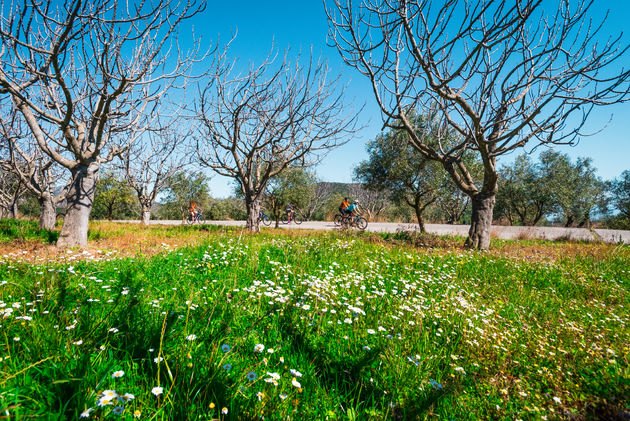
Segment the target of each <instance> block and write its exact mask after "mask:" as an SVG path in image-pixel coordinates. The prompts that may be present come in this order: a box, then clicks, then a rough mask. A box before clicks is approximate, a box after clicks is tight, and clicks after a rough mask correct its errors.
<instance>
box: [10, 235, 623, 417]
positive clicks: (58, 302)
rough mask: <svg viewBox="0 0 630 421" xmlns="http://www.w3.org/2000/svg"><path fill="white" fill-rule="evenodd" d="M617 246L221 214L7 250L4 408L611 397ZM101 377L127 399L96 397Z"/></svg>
mask: <svg viewBox="0 0 630 421" xmlns="http://www.w3.org/2000/svg"><path fill="white" fill-rule="evenodd" d="M176 228H177V229H179V230H182V229H188V228H187V227H176ZM196 228H197V227H196ZM392 239H394V240H396V241H400V242H401V243H405V242H416V241H419V242H425V241H429V242H430V241H434V238H433V237H432V236H414V237H413V238H412V237H409V236H405V235H403V234H392ZM629 264H630V253H629V250H628V248H627V247H626V246H621V247H619V248H617V249H616V252H615V253H612V254H610V255H608V256H607V257H605V258H604V259H595V258H593V257H583V258H579V257H568V256H567V257H565V258H564V259H562V260H559V261H556V262H553V263H549V262H544V263H539V262H533V261H523V260H520V259H512V258H507V257H498V256H493V255H487V254H480V253H476V252H465V253H457V254H455V253H445V254H444V255H438V254H431V253H426V250H422V251H420V252H418V251H417V250H414V249H412V248H406V247H392V246H391V245H387V246H384V245H379V244H371V243H367V242H364V241H362V240H361V238H360V237H356V236H348V235H339V234H328V235H321V236H313V237H295V236H270V235H265V234H261V235H257V236H241V235H238V236H236V235H230V234H228V233H226V232H225V231H223V230H221V231H215V234H214V236H213V237H211V238H210V240H209V242H208V243H207V244H206V245H204V246H201V247H195V248H187V249H181V250H174V251H170V252H167V253H166V254H164V255H160V256H156V257H153V258H151V259H148V258H143V257H141V256H140V257H135V258H126V259H116V260H112V261H100V262H89V261H86V262H81V261H75V262H73V263H72V265H69V264H61V263H59V264H54V263H47V264H27V263H20V262H16V261H6V262H2V263H0V279H1V280H2V282H1V283H0V301H1V302H2V303H3V306H2V307H0V311H1V312H2V313H3V314H2V317H3V319H2V320H3V321H2V329H3V333H4V335H3V340H2V341H1V342H0V358H2V360H1V361H0V390H1V395H0V396H1V398H0V405H1V406H2V411H3V414H5V415H7V414H8V416H11V417H15V418H18V419H21V418H27V417H32V416H41V417H46V418H49V419H76V418H78V417H79V415H80V414H81V413H82V412H83V411H85V410H86V409H88V408H94V413H93V414H92V417H94V418H96V419H103V418H109V417H110V414H112V411H113V409H114V407H115V406H117V405H120V406H121V407H122V408H121V410H124V412H123V417H126V418H129V419H131V418H132V416H133V414H134V411H139V412H140V413H141V416H142V418H143V419H164V420H166V419H214V418H226V419H254V418H259V417H260V416H264V417H265V418H266V419H287V418H291V419H293V418H300V419H326V418H328V419H388V418H391V419H424V418H428V417H439V418H440V419H457V420H468V419H471V420H472V419H516V418H522V419H539V418H541V417H543V416H544V417H548V418H549V419H557V418H564V417H578V416H584V417H585V418H589V417H595V416H597V415H601V414H602V413H611V414H617V413H619V411H620V410H623V409H624V408H626V407H627V405H628V404H629V403H630V402H629V401H628V396H630V389H629V385H628V382H627V378H628V370H629V366H628V357H629V350H628V346H627V344H628V343H630V331H629V330H628V329H627V325H628V323H629V322H630V302H629V298H628V297H630V294H629V293H628V292H629V290H628V289H629V288H630V275H629V273H628V271H627V268H628V265H629ZM259 344H260V345H262V346H263V347H264V349H263V348H261V347H260V346H257V345H259ZM225 345H227V346H225ZM258 351H261V352H258ZM272 351H273V352H272ZM291 370H293V371H291ZM298 372H299V373H298ZM115 373H118V374H119V375H120V376H119V377H116V376H114V374H115ZM249 373H253V374H249ZM248 375H249V377H248ZM158 386H159V387H161V388H162V389H159V390H158V389H154V388H156V387H158ZM107 390H114V391H115V392H116V393H117V394H118V395H121V396H122V395H123V394H125V393H130V394H133V396H134V398H133V399H129V398H127V399H125V400H126V402H125V401H124V400H123V399H121V400H117V401H116V402H115V404H114V405H103V406H98V404H97V403H98V402H99V401H101V403H103V399H102V398H103V396H104V392H105V391H107ZM152 390H155V393H158V391H161V393H160V394H157V395H156V394H154V393H152ZM123 408H124V409H123ZM222 408H226V409H227V411H228V413H227V415H222V414H221V410H222Z"/></svg>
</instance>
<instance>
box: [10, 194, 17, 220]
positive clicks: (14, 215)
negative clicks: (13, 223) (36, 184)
mask: <svg viewBox="0 0 630 421" xmlns="http://www.w3.org/2000/svg"><path fill="white" fill-rule="evenodd" d="M17 218H18V203H17V199H16V200H14V201H13V203H11V219H17Z"/></svg>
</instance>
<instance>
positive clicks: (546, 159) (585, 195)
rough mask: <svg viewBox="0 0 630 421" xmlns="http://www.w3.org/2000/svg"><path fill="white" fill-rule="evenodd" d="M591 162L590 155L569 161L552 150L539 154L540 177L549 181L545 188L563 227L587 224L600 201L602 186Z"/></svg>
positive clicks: (602, 191) (564, 155) (602, 194)
mask: <svg viewBox="0 0 630 421" xmlns="http://www.w3.org/2000/svg"><path fill="white" fill-rule="evenodd" d="M591 163H592V160H591V159H590V158H578V159H577V161H576V162H575V164H573V163H571V159H570V158H569V156H568V155H566V154H561V153H559V152H555V151H553V150H548V151H545V152H543V153H541V154H540V172H541V175H540V177H541V179H542V180H546V181H545V183H549V184H548V185H549V187H548V189H549V191H550V192H551V194H552V195H553V198H554V202H555V203H556V205H557V206H558V208H559V210H560V212H561V214H562V218H563V221H564V224H565V226H567V227H568V226H572V225H577V226H580V227H581V226H584V225H586V224H588V223H590V221H591V217H592V215H593V213H594V212H595V210H596V208H597V207H598V206H600V205H601V204H602V202H603V200H604V194H605V185H604V183H603V182H602V180H601V179H600V178H599V177H597V175H596V172H597V169H596V168H594V167H593V166H592V165H591ZM546 188H547V187H546Z"/></svg>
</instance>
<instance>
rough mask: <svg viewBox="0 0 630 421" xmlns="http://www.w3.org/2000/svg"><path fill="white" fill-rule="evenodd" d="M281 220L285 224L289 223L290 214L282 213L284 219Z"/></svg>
mask: <svg viewBox="0 0 630 421" xmlns="http://www.w3.org/2000/svg"><path fill="white" fill-rule="evenodd" d="M280 222H282V223H283V224H288V223H289V215H287V214H286V213H285V214H284V215H282V219H281V220H280Z"/></svg>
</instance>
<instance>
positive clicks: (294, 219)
mask: <svg viewBox="0 0 630 421" xmlns="http://www.w3.org/2000/svg"><path fill="white" fill-rule="evenodd" d="M289 222H295V224H296V225H300V224H301V223H302V216H301V215H299V214H298V213H297V212H295V211H294V212H293V215H291V218H289V214H288V213H285V214H284V215H283V216H282V223H283V224H288V223H289Z"/></svg>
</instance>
